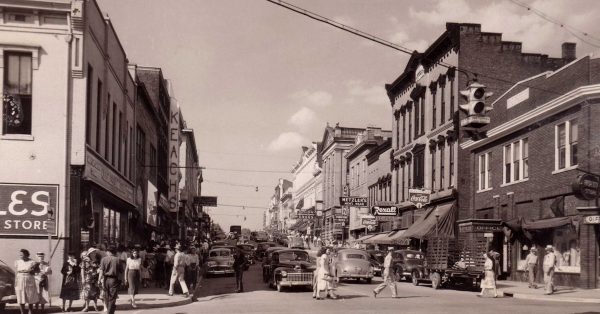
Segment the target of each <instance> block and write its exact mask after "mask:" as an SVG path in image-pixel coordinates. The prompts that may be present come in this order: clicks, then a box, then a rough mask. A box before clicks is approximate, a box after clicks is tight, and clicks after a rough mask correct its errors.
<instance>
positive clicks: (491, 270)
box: [477, 251, 498, 298]
mask: <svg viewBox="0 0 600 314" xmlns="http://www.w3.org/2000/svg"><path fill="white" fill-rule="evenodd" d="M483 257H484V258H485V263H484V264H483V270H484V278H483V280H481V285H480V286H481V292H480V293H479V294H478V295H477V296H479V297H484V296H487V295H489V293H490V292H489V291H490V290H492V291H493V297H494V298H497V297H498V291H497V290H496V270H495V262H494V256H493V255H492V252H491V251H490V252H488V253H484V254H483Z"/></svg>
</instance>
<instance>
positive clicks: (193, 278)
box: [185, 246, 200, 290]
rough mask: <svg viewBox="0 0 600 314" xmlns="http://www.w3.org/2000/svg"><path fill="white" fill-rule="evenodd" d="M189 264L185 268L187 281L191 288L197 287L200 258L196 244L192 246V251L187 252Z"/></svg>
mask: <svg viewBox="0 0 600 314" xmlns="http://www.w3.org/2000/svg"><path fill="white" fill-rule="evenodd" d="M186 257H187V266H186V269H185V282H186V283H187V285H188V287H189V289H190V290H195V289H196V282H197V280H198V265H200V258H199V257H198V252H197V250H196V247H195V246H192V247H191V248H190V252H189V253H188V254H187V256H186Z"/></svg>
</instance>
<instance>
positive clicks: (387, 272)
mask: <svg viewBox="0 0 600 314" xmlns="http://www.w3.org/2000/svg"><path fill="white" fill-rule="evenodd" d="M392 252H394V247H392V246H390V247H388V254H387V255H386V256H385V260H384V261H383V267H384V270H383V282H382V283H381V284H380V285H379V286H377V288H375V290H373V297H375V298H377V295H378V294H379V293H380V292H381V290H383V289H385V287H386V286H389V287H390V290H391V291H392V298H395V297H396V294H397V292H396V279H395V278H394V272H393V271H392Z"/></svg>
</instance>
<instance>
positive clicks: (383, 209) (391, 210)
mask: <svg viewBox="0 0 600 314" xmlns="http://www.w3.org/2000/svg"><path fill="white" fill-rule="evenodd" d="M371 214H373V216H398V207H396V206H373V207H371Z"/></svg>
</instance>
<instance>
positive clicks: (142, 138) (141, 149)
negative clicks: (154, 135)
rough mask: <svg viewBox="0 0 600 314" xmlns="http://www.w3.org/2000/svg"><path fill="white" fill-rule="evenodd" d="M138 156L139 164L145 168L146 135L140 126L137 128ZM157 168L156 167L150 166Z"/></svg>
mask: <svg viewBox="0 0 600 314" xmlns="http://www.w3.org/2000/svg"><path fill="white" fill-rule="evenodd" d="M136 146H137V147H136V154H135V155H136V156H137V160H138V162H139V163H140V164H141V165H142V166H144V165H145V160H146V134H145V133H144V131H142V128H141V127H140V126H139V125H138V127H137V141H136ZM150 166H151V167H156V165H150Z"/></svg>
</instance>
